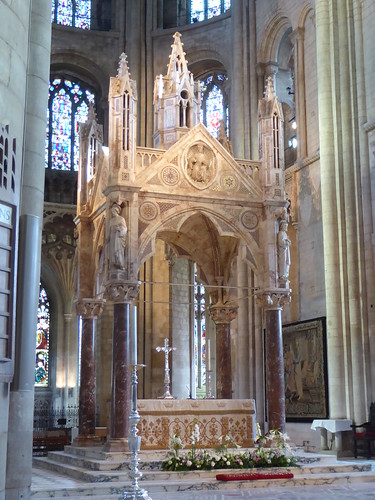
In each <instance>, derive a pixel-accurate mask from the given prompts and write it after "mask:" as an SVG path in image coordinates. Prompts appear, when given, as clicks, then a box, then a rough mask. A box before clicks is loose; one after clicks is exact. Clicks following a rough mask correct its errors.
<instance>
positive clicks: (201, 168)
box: [186, 143, 216, 189]
mask: <svg viewBox="0 0 375 500" xmlns="http://www.w3.org/2000/svg"><path fill="white" fill-rule="evenodd" d="M186 175H187V177H188V179H189V181H190V182H191V183H192V184H193V185H194V186H195V187H197V188H199V189H205V188H206V187H208V186H209V185H210V184H211V183H212V182H213V180H214V179H215V176H216V163H215V156H214V152H213V151H212V149H210V148H209V147H208V146H206V145H205V144H203V143H197V144H194V145H193V146H191V148H190V149H189V150H188V153H187V158H186Z"/></svg>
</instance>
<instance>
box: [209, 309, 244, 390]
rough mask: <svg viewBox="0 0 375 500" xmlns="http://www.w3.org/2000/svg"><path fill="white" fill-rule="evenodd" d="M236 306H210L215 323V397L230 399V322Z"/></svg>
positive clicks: (234, 314)
mask: <svg viewBox="0 0 375 500" xmlns="http://www.w3.org/2000/svg"><path fill="white" fill-rule="evenodd" d="M237 309H238V308H237V306H235V305H229V304H228V305H227V304H222V303H217V304H215V305H213V306H211V307H210V314H211V317H212V319H213V321H214V322H215V324H216V397H217V399H232V360H231V346H230V323H231V321H232V319H234V318H235V317H236V316H237Z"/></svg>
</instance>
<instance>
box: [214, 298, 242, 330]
mask: <svg viewBox="0 0 375 500" xmlns="http://www.w3.org/2000/svg"><path fill="white" fill-rule="evenodd" d="M237 311H238V306H237V304H234V303H230V302H227V303H225V304H223V303H222V302H217V303H216V304H213V305H211V306H210V307H209V312H210V316H211V318H212V320H213V321H214V322H215V323H216V325H219V324H229V323H230V322H231V321H232V319H234V318H236V316H237Z"/></svg>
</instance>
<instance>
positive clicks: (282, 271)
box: [277, 220, 290, 280]
mask: <svg viewBox="0 0 375 500" xmlns="http://www.w3.org/2000/svg"><path fill="white" fill-rule="evenodd" d="M287 230H288V223H287V221H286V220H282V221H280V227H279V232H278V234H277V263H278V274H279V278H280V279H283V280H286V279H287V278H288V276H289V267H290V239H289V238H288V234H287Z"/></svg>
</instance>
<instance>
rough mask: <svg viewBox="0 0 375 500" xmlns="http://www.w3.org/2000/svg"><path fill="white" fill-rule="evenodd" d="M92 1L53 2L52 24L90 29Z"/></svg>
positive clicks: (54, 0) (67, 0)
mask: <svg viewBox="0 0 375 500" xmlns="http://www.w3.org/2000/svg"><path fill="white" fill-rule="evenodd" d="M90 21H91V0H52V12H51V22H52V23H56V24H63V25H64V26H74V27H75V28H81V29H84V30H89V29H90Z"/></svg>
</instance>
